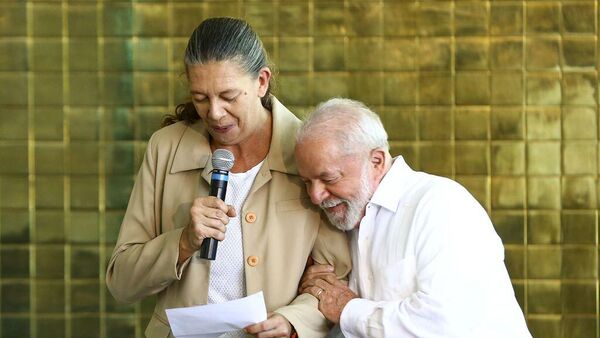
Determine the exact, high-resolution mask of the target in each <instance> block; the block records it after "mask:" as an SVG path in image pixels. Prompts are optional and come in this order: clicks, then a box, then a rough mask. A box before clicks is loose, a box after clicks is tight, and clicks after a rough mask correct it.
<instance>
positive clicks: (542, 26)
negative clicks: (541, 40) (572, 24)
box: [525, 2, 560, 34]
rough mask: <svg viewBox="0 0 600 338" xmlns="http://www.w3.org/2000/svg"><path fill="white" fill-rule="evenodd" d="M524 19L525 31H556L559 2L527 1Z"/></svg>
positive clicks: (558, 19) (557, 28) (557, 30)
mask: <svg viewBox="0 0 600 338" xmlns="http://www.w3.org/2000/svg"><path fill="white" fill-rule="evenodd" d="M525 5H526V10H525V12H526V13H527V15H526V17H525V20H526V26H527V33H534V34H535V33H558V32H559V25H558V23H559V21H560V18H559V16H560V4H559V3H558V2H540V3H538V2H528V3H526V4H525Z"/></svg>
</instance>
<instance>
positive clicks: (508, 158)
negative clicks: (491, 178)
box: [491, 142, 525, 175]
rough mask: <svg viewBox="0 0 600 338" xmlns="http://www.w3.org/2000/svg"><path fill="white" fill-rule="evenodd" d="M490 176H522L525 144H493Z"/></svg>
mask: <svg viewBox="0 0 600 338" xmlns="http://www.w3.org/2000/svg"><path fill="white" fill-rule="evenodd" d="M491 164H492V175H523V174H524V173H525V144H524V143H523V142H493V143H492V145H491Z"/></svg>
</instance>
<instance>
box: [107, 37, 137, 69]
mask: <svg viewBox="0 0 600 338" xmlns="http://www.w3.org/2000/svg"><path fill="white" fill-rule="evenodd" d="M103 47H104V48H103V55H102V62H103V65H104V70H105V71H131V70H132V69H133V42H132V40H131V39H127V38H107V39H105V40H104V46H103Z"/></svg>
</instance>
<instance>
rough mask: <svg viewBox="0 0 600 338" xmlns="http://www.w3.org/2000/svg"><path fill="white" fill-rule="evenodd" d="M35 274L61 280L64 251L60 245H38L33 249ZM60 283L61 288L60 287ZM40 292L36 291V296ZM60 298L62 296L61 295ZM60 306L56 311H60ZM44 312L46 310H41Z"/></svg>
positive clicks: (63, 267)
mask: <svg viewBox="0 0 600 338" xmlns="http://www.w3.org/2000/svg"><path fill="white" fill-rule="evenodd" d="M35 255H36V258H35V260H36V261H35V265H36V267H35V274H36V277H38V278H43V279H60V280H62V279H63V278H64V276H65V251H64V249H63V247H62V245H61V246H58V245H53V246H46V245H44V246H40V245H38V246H37V247H36V250H35ZM62 287H63V286H62V284H61V288H62ZM39 296H40V294H39V293H38V297H39ZM61 298H62V297H61ZM38 309H39V308H38ZM62 310H63V307H62V306H61V307H60V308H59V309H58V310H56V311H62ZM42 312H46V311H42Z"/></svg>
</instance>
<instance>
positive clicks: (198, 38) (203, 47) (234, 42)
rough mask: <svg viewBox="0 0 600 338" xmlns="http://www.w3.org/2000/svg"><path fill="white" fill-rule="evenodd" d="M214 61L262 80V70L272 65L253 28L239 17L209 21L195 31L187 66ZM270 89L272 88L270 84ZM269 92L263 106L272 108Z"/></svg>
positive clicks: (188, 48) (188, 50) (191, 39)
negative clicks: (236, 66) (235, 65)
mask: <svg viewBox="0 0 600 338" xmlns="http://www.w3.org/2000/svg"><path fill="white" fill-rule="evenodd" d="M212 61H233V62H235V63H237V64H238V65H239V66H240V67H242V69H243V70H244V71H245V72H246V73H247V74H249V75H252V76H255V77H258V75H259V72H260V70H261V69H262V68H264V67H268V66H269V59H268V57H267V52H266V51H265V48H264V46H263V44H262V42H261V41H260V38H259V37H258V34H256V32H255V31H254V30H253V29H252V27H250V25H249V24H248V23H247V22H246V21H244V20H242V19H238V18H229V17H216V18H209V19H206V20H204V21H202V23H201V24H200V25H199V26H198V27H197V28H196V29H195V30H194V32H193V33H192V36H191V37H190V39H189V41H188V45H187V48H186V49H185V57H184V62H185V65H186V66H191V65H201V64H206V63H208V62H212ZM269 88H270V85H269ZM268 94H269V92H267V95H265V96H264V97H263V99H264V101H263V106H265V104H267V105H269V106H268V107H267V106H265V108H268V109H269V110H270V102H271V101H270V98H269V95H268Z"/></svg>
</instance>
